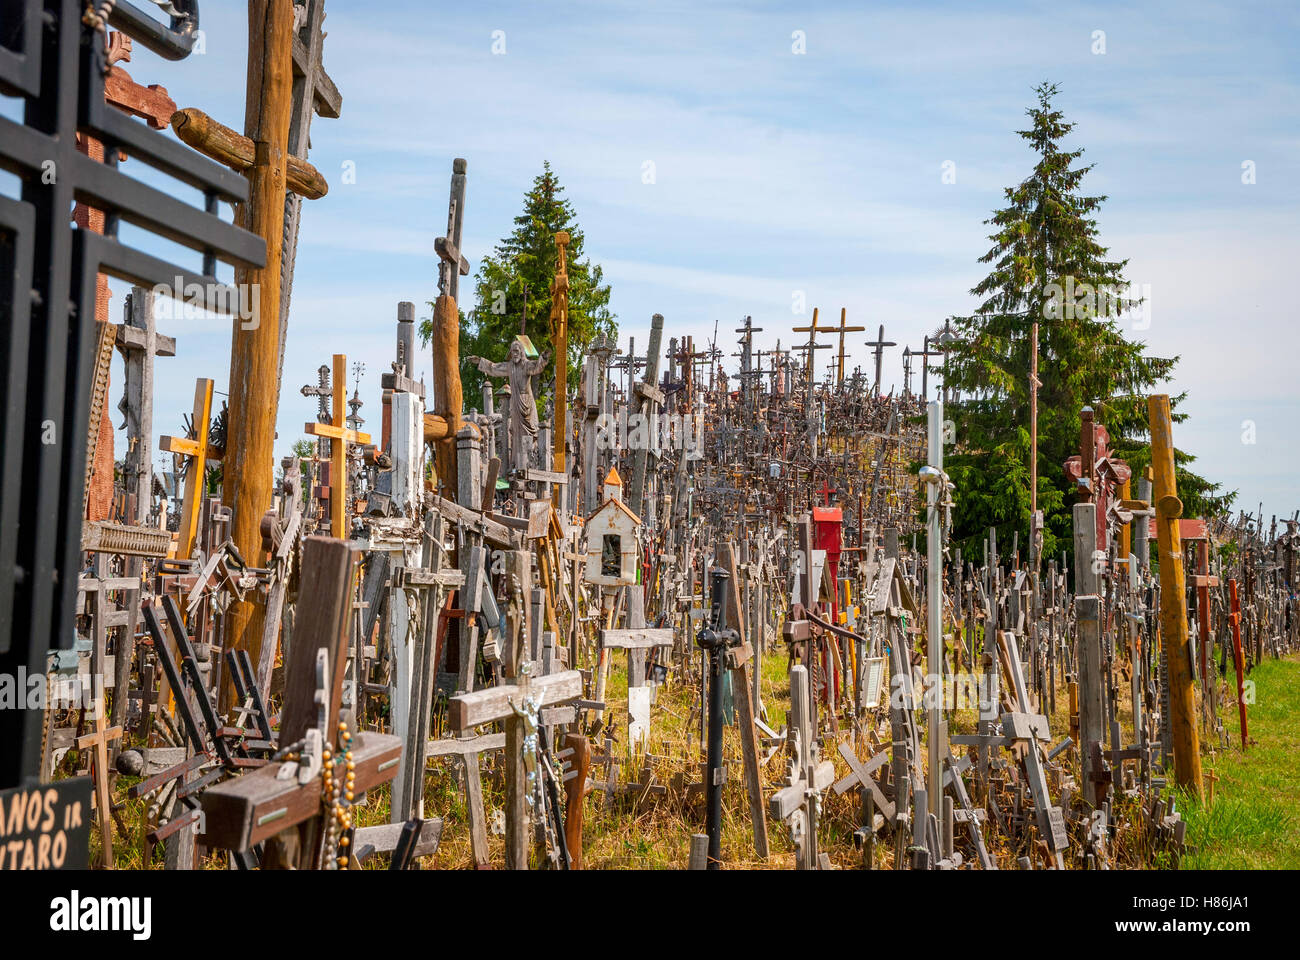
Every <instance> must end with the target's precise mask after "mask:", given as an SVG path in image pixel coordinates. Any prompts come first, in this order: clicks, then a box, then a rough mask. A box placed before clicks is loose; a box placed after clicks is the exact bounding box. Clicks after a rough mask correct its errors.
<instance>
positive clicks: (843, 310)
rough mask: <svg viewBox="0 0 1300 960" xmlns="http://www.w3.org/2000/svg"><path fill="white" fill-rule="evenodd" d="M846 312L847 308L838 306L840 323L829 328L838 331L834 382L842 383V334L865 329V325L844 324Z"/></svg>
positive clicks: (859, 331)
mask: <svg viewBox="0 0 1300 960" xmlns="http://www.w3.org/2000/svg"><path fill="white" fill-rule="evenodd" d="M847 314H848V310H847V308H845V307H840V325H839V326H838V327H832V328H831V329H833V330H838V331H839V332H840V353H839V361H840V362H839V367H838V368H837V373H836V377H835V382H836V383H843V382H844V334H846V333H861V332H862V331H864V330H866V329H867V328H866V327H849V326H845V323H846V319H845V318H846V315H847Z"/></svg>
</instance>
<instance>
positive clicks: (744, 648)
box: [717, 542, 768, 860]
mask: <svg viewBox="0 0 1300 960" xmlns="http://www.w3.org/2000/svg"><path fill="white" fill-rule="evenodd" d="M717 562H718V566H720V567H721V568H722V569H723V570H725V571H727V573H728V574H729V575H730V580H729V585H730V586H729V589H728V591H727V626H728V627H730V628H731V629H733V630H735V631H737V632H738V633H739V634H740V649H739V652H738V653H737V652H736V651H728V652H727V654H726V656H727V663H728V666H730V668H731V693H732V697H733V698H734V700H735V703H736V723H737V725H738V726H739V728H740V745H741V752H742V754H743V757H744V767H745V792H746V793H747V794H748V797H749V816H750V820H751V822H752V825H753V830H754V853H755V854H757V856H758V858H759V859H760V860H766V859H767V856H768V842H767V811H766V809H764V806H763V780H762V776H761V775H760V772H759V769H758V739H757V736H756V735H755V733H754V700H753V689H752V687H751V686H750V682H749V662H748V659H747V657H748V651H749V650H750V649H752V641H750V640H749V638H747V637H746V636H745V619H744V617H742V616H741V614H740V598H739V588H738V585H737V584H738V580H737V576H736V574H737V569H736V548H735V546H734V545H733V544H731V543H730V542H728V543H724V544H722V545H721V546H720V547H719V550H718V559H717ZM733 663H734V664H735V666H731V664H733Z"/></svg>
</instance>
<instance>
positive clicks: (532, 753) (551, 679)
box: [448, 662, 582, 870]
mask: <svg viewBox="0 0 1300 960" xmlns="http://www.w3.org/2000/svg"><path fill="white" fill-rule="evenodd" d="M532 666H533V665H532V663H531V662H525V663H524V664H523V665H522V667H521V669H520V671H519V676H518V677H517V678H516V680H515V682H514V683H510V684H503V685H501V686H497V687H487V688H485V689H483V690H475V691H474V692H473V693H463V694H459V695H458V696H455V697H452V698H451V699H450V700H449V701H448V720H449V722H450V725H451V727H452V728H453V729H454V730H456V731H458V732H460V733H466V732H469V731H470V730H472V729H473V728H474V727H480V726H483V725H485V724H489V723H496V722H501V723H503V724H504V725H505V728H506V730H505V738H506V740H505V762H506V869H508V870H527V869H528V835H529V830H528V812H529V810H530V809H533V810H534V814H535V815H541V811H540V810H538V809H536V807H537V803H538V798H539V789H540V786H541V781H542V777H543V776H544V772H543V770H542V769H541V767H540V766H539V764H540V762H541V761H540V759H539V756H538V749H537V744H538V735H539V734H538V725H539V723H540V713H541V711H542V710H543V709H544V708H546V707H552V706H555V705H556V704H560V703H567V702H569V701H571V700H576V699H578V698H579V697H581V696H582V674H580V673H579V672H578V671H577V670H565V671H563V672H561V673H549V674H544V675H542V676H537V677H534V676H532V675H531V673H532Z"/></svg>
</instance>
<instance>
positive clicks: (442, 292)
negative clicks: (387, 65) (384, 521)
mask: <svg viewBox="0 0 1300 960" xmlns="http://www.w3.org/2000/svg"><path fill="white" fill-rule="evenodd" d="M466 169H467V164H466V163H465V161H464V160H463V159H460V158H457V159H455V160H453V161H452V165H451V171H452V172H451V198H450V200H449V201H448V210H447V235H446V236H445V237H439V238H438V239H437V240H436V241H435V242H434V248H435V249H436V250H437V252H438V257H439V265H438V299H437V300H436V301H434V304H433V333H432V336H431V337H430V342H431V346H432V347H433V413H434V414H435V416H438V417H441V418H442V419H443V420H444V421H446V424H447V428H446V429H447V432H446V434H445V435H444V437H443V439H442V440H441V441H440V442H438V443H437V446H436V447H435V448H434V469H435V470H436V471H437V473H438V483H439V484H441V485H442V488H443V491H444V493H443V496H445V497H447V498H448V499H449V500H454V499H455V498H456V491H457V490H458V489H459V488H458V485H457V481H456V434H457V433H459V432H460V428H461V412H462V410H463V408H464V405H465V404H464V399H463V395H462V392H461V384H460V308H459V307H457V306H456V292H457V290H458V284H459V282H460V280H459V278H460V277H461V276H462V275H464V274H468V273H469V263H468V261H466V260H465V258H464V256H463V255H462V254H461V252H460V238H461V229H462V226H463V224H464V220H465V171H466Z"/></svg>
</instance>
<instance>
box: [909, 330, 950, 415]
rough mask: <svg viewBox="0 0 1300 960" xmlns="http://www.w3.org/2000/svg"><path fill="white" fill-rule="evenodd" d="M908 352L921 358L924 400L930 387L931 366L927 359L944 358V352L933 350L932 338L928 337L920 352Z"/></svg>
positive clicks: (922, 394)
mask: <svg viewBox="0 0 1300 960" xmlns="http://www.w3.org/2000/svg"><path fill="white" fill-rule="evenodd" d="M908 352H909V354H910V355H911V356H913V357H920V358H921V399H922V400H924V399H926V394H927V392H928V390H929V386H930V365H929V363H928V362H927V361H926V358H927V357H938V356H942V355H943V351H942V350H931V349H930V338H929V337H926V338H925V340H924V342H923V345H922V347H921V349H920V350H910V351H908Z"/></svg>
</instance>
